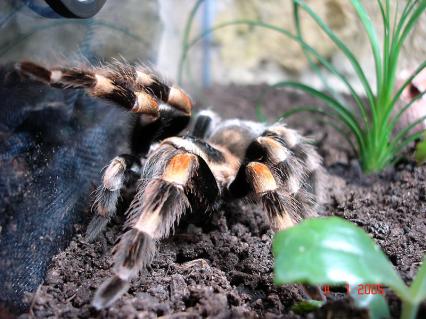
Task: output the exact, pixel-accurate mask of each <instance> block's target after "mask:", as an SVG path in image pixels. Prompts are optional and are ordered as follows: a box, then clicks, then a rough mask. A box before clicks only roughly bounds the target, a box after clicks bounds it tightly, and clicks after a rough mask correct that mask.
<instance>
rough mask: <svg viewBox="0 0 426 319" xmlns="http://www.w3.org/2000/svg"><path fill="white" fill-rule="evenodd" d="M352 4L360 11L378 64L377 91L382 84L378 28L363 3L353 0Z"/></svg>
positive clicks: (361, 19) (360, 16)
mask: <svg viewBox="0 0 426 319" xmlns="http://www.w3.org/2000/svg"><path fill="white" fill-rule="evenodd" d="M352 5H353V7H354V8H355V10H356V12H357V13H358V17H359V19H360V21H361V23H362V25H363V26H364V29H365V31H366V32H367V35H368V39H369V41H370V46H371V50H372V52H373V56H374V63H375V66H376V79H377V91H379V89H380V87H381V85H382V57H381V54H380V44H379V39H378V37H377V33H376V29H375V27H374V24H373V23H372V22H371V19H370V17H369V15H368V13H367V11H366V10H365V8H364V6H363V5H362V3H361V2H360V1H359V0H352Z"/></svg>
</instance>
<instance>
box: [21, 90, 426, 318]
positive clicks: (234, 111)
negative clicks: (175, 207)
mask: <svg viewBox="0 0 426 319" xmlns="http://www.w3.org/2000/svg"><path fill="white" fill-rule="evenodd" d="M263 89H264V88H263V87H232V86H231V87H216V88H214V89H213V90H211V91H210V92H207V94H206V96H205V97H204V101H207V103H204V104H205V105H215V108H214V109H216V110H218V111H219V113H220V114H222V116H224V117H241V116H243V117H244V118H248V119H254V118H255V111H254V108H253V105H254V102H253V101H254V100H255V99H256V97H258V95H259V94H260V92H261V91H262V90H263ZM304 103H310V104H311V103H312V100H311V99H310V98H307V97H304V96H300V95H297V94H295V93H289V92H282V91H281V92H274V93H272V94H269V95H268V100H267V103H266V105H265V108H264V112H265V113H266V114H267V115H268V117H269V118H270V119H271V120H272V119H274V118H276V116H278V115H279V114H280V113H281V112H282V111H283V110H285V109H288V108H289V107H290V106H292V105H301V104H304ZM290 123H291V126H292V127H295V128H297V129H299V130H300V131H301V132H303V133H305V134H308V135H311V136H313V137H314V138H315V139H317V140H318V141H320V142H319V145H318V147H319V151H320V153H321V154H322V155H323V157H324V162H325V166H326V168H327V172H328V174H329V176H328V177H327V182H326V185H325V187H326V190H327V193H328V200H327V203H326V204H325V205H324V207H323V209H322V210H323V212H322V213H321V214H322V215H337V216H341V217H344V218H346V219H348V220H350V221H352V222H354V223H356V224H357V225H359V226H361V227H362V228H363V229H364V230H365V231H367V232H368V233H369V234H370V235H371V236H372V237H373V238H374V239H375V240H376V242H377V243H378V244H379V245H380V246H381V247H382V249H383V250H384V251H385V253H386V254H387V255H388V257H389V259H390V260H391V261H392V263H393V264H394V266H395V267H396V269H397V270H398V272H399V273H400V274H401V276H402V278H403V279H404V281H405V282H407V283H409V282H410V281H411V280H412V278H413V276H414V275H415V273H416V271H417V269H418V268H419V264H420V262H421V260H422V256H423V254H424V252H425V248H426V243H425V234H426V215H425V212H426V183H425V179H426V167H415V166H414V165H413V164H412V163H411V162H409V161H408V162H406V163H405V164H400V165H398V166H397V167H396V168H395V169H392V170H388V171H386V172H384V173H382V174H381V175H376V176H370V177H365V176H363V175H362V174H361V173H360V169H359V166H358V164H357V162H356V161H354V160H351V159H350V156H348V152H347V149H346V146H345V145H344V143H342V142H341V140H339V139H338V137H337V136H336V135H335V133H333V131H331V130H329V129H327V128H323V127H321V126H320V125H319V124H316V123H315V121H314V120H313V119H311V118H310V117H309V116H306V115H304V116H302V117H299V118H296V119H294V120H292V121H291V122H290ZM88 205H89V204H88ZM199 215H200V213H198V216H197V214H191V215H188V216H187V217H186V218H185V219H184V220H183V222H182V223H181V225H180V227H178V228H177V231H176V234H175V235H174V236H172V237H170V238H169V239H167V240H163V241H162V242H161V243H160V244H159V247H158V253H157V255H156V258H155V259H154V262H153V264H152V266H151V267H150V268H149V269H148V271H147V272H146V273H145V274H144V275H143V276H141V277H140V278H139V279H137V280H135V281H134V282H133V283H132V286H131V288H130V290H129V291H128V293H126V294H125V295H124V296H123V297H122V298H121V299H120V300H119V301H118V302H116V303H115V304H114V305H113V306H112V307H110V308H109V309H108V310H103V311H101V312H97V311H95V310H94V309H93V308H91V307H90V301H91V298H92V296H93V294H94V292H95V289H96V287H98V286H99V285H100V284H101V283H102V281H103V280H104V279H105V278H107V277H108V276H109V275H110V268H111V265H112V259H111V253H110V251H111V247H112V245H113V244H114V241H115V239H116V238H117V236H118V234H119V232H120V229H121V227H120V222H121V220H122V219H121V218H120V217H118V218H117V219H116V220H114V222H113V223H112V224H113V225H111V226H110V227H109V228H108V230H107V231H106V233H105V235H104V236H103V237H101V238H100V239H99V240H98V241H97V242H95V243H93V244H87V243H85V242H83V240H82V234H84V230H85V229H84V228H85V227H84V226H83V225H76V226H75V227H76V229H77V235H76V236H75V237H74V239H73V240H72V242H71V244H70V245H69V247H68V248H67V249H66V250H65V251H63V252H61V253H59V254H58V255H57V256H56V257H55V258H54V259H53V261H52V264H51V267H50V269H49V271H48V274H47V276H46V279H45V283H44V284H43V285H42V286H40V287H39V289H38V290H37V292H35V293H34V294H32V295H31V294H29V295H28V301H29V302H31V311H30V314H23V315H21V318H28V316H34V317H36V318H56V317H61V318H156V317H160V316H162V317H163V318H199V317H210V318H242V317H244V318H256V317H260V318H300V316H299V315H296V314H294V313H293V312H292V311H291V307H292V305H294V304H295V303H297V302H298V301H300V300H302V298H303V297H302V292H301V290H300V288H299V287H298V286H296V285H293V286H285V287H276V286H274V285H273V284H272V266H273V259H272V255H271V238H272V232H271V231H270V230H269V227H268V223H267V220H266V218H265V214H264V213H263V211H262V209H261V208H260V207H258V206H255V205H248V204H244V203H241V202H232V203H224V204H223V205H222V207H221V208H220V210H219V211H218V212H216V213H214V214H212V215H210V216H201V218H200V216H199ZM386 293H387V296H388V299H389V300H390V304H391V311H392V317H395V318H397V317H398V316H399V311H400V303H399V301H398V299H397V298H396V297H395V296H394V295H393V294H392V293H391V292H390V291H389V290H387V291H386ZM329 299H330V300H329V303H328V304H327V305H326V306H324V307H323V308H321V309H319V310H317V311H316V312H314V313H310V314H305V315H302V316H301V317H303V318H364V317H365V316H366V314H365V313H363V312H362V311H355V310H354V309H353V308H352V307H351V305H350V301H349V300H348V299H347V298H346V297H345V295H344V293H343V290H342V291H341V292H338V291H337V292H334V293H332V294H331V296H329ZM425 308H426V307H423V308H422V309H421V312H422V313H421V314H419V318H424V317H423V316H425V315H426V314H425Z"/></svg>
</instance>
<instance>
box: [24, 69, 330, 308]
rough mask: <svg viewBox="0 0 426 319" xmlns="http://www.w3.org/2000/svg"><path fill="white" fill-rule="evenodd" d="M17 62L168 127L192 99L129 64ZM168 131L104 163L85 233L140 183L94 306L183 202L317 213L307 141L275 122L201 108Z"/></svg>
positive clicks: (283, 218) (122, 282) (297, 215)
mask: <svg viewBox="0 0 426 319" xmlns="http://www.w3.org/2000/svg"><path fill="white" fill-rule="evenodd" d="M20 70H21V71H22V72H23V73H25V74H29V75H31V76H34V77H36V78H38V79H40V80H42V81H44V82H47V83H49V84H51V85H55V86H65V87H76V88H85V89H86V90H88V92H89V93H90V94H92V95H95V96H98V97H101V98H104V99H107V100H110V101H113V102H115V103H117V104H118V105H121V106H123V107H125V108H126V109H129V110H131V111H133V112H137V113H141V114H144V115H148V116H153V117H154V118H156V119H157V120H161V119H162V118H163V120H162V124H167V125H169V126H173V124H174V122H173V120H170V121H167V120H166V121H165V120H164V119H167V118H170V119H176V118H182V117H183V118H189V116H190V115H191V107H192V104H191V101H190V99H189V97H188V96H187V95H186V94H185V93H184V92H183V91H182V90H181V89H179V88H177V87H174V86H169V85H167V84H165V83H163V82H162V81H161V80H159V78H158V77H157V76H155V75H153V74H151V73H148V72H146V71H144V70H141V69H138V68H132V67H130V66H127V65H123V64H118V65H116V66H115V67H112V68H110V69H107V70H104V69H94V70H89V71H87V70H79V69H57V70H50V71H49V70H46V69H44V68H43V67H40V66H38V65H35V64H33V63H29V62H25V63H22V64H20ZM180 123H181V124H180V125H182V122H180ZM174 135H175V134H170V136H169V137H167V138H165V139H163V140H161V141H160V142H158V143H154V144H152V145H151V147H150V150H149V151H148V153H147V155H146V160H144V161H143V163H142V160H141V157H140V156H139V155H137V156H135V155H129V154H125V155H120V156H117V157H116V158H114V159H113V160H112V161H111V163H110V164H109V166H108V167H107V168H106V169H105V171H104V175H103V179H102V185H101V186H100V187H99V188H98V190H97V191H96V198H95V201H94V206H93V208H94V211H95V216H94V217H93V219H92V221H91V222H90V224H89V226H88V228H87V239H88V240H93V239H95V238H96V237H97V236H98V234H99V233H100V232H101V231H102V230H103V229H104V227H105V226H106V225H107V223H108V221H109V220H110V219H111V217H112V216H113V215H114V214H115V212H116V206H117V202H118V200H119V197H120V193H121V192H122V191H123V190H124V189H125V188H126V187H128V185H129V184H135V183H136V181H137V185H138V186H137V190H136V194H135V196H134V198H133V200H132V202H131V203H130V206H129V208H128V210H127V212H126V215H127V219H126V223H125V232H124V233H123V235H122V236H121V237H120V239H119V241H118V243H117V245H116V246H115V247H114V250H113V253H114V267H113V269H112V272H113V275H112V277H111V278H109V279H107V280H106V281H105V282H104V283H103V284H102V285H101V286H100V287H99V289H98V290H97V292H96V294H95V297H94V299H93V305H94V306H95V307H96V308H98V309H101V308H104V307H108V306H109V305H111V304H112V303H113V302H114V301H115V300H117V299H118V298H119V297H120V296H121V295H122V293H124V292H125V291H127V289H128V286H129V282H130V280H131V279H132V278H134V277H136V276H137V275H138V274H139V272H140V271H141V270H142V269H144V268H145V267H146V266H147V265H149V264H150V263H151V261H152V259H153V257H154V253H155V242H156V241H158V240H160V239H161V238H164V237H167V236H169V234H170V232H171V231H172V230H173V227H174V226H175V225H176V224H177V223H178V222H179V219H180V217H181V216H182V215H183V214H185V213H186V212H187V211H188V210H196V211H204V212H205V211H213V210H214V209H215V207H216V206H217V205H218V203H220V201H221V200H232V199H247V200H252V201H255V202H259V203H261V204H262V205H263V207H264V210H265V212H266V215H267V218H268V219H269V221H270V224H271V227H272V229H273V230H274V231H277V230H281V229H284V228H287V227H291V226H292V225H294V224H295V223H298V222H299V221H300V220H301V219H303V218H306V217H312V216H315V215H316V206H317V203H318V202H319V201H320V199H321V183H320V178H321V175H322V168H321V159H320V157H319V155H318V154H317V152H316V151H315V149H314V147H313V146H312V145H311V144H310V141H309V140H308V139H306V138H304V137H302V136H301V135H299V134H298V133H297V132H296V131H294V130H292V129H289V128H287V127H286V126H285V125H284V124H283V123H281V122H277V123H275V124H273V125H271V126H266V125H263V124H260V123H256V122H251V121H242V120H238V119H234V120H222V119H220V117H219V116H218V115H216V114H215V113H213V112H211V111H202V112H200V113H199V114H198V115H197V116H196V118H195V120H194V124H193V125H192V129H191V130H190V133H189V134H187V135H184V136H174Z"/></svg>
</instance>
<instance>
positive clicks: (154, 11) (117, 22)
mask: <svg viewBox="0 0 426 319" xmlns="http://www.w3.org/2000/svg"><path fill="white" fill-rule="evenodd" d="M28 2H31V3H43V1H42V0H32V1H14V0H5V1H1V2H0V13H1V15H0V30H1V36H0V63H5V62H9V61H17V60H22V59H32V60H38V61H39V62H44V63H49V64H54V63H64V61H66V62H70V61H72V59H77V60H79V59H80V60H81V58H82V57H84V58H85V59H87V60H89V61H90V62H96V61H98V60H110V59H112V58H119V57H124V58H125V59H127V60H129V61H142V62H144V63H147V64H150V65H156V66H157V68H158V69H159V70H160V71H161V72H162V73H163V74H165V75H166V76H167V77H169V78H170V79H172V80H175V79H176V76H177V68H178V62H179V57H180V54H181V50H182V38H183V36H184V31H185V24H186V21H187V19H188V16H189V14H190V12H191V9H192V8H193V7H194V5H195V4H196V2H197V1H196V0H178V1H176V0H158V1H157V0H143V1H141V0H125V1H113V0H108V1H107V2H106V5H105V6H104V7H103V8H102V10H101V11H100V12H99V13H98V14H97V15H96V16H95V17H94V18H92V19H88V20H77V19H46V18H44V17H41V16H39V15H37V14H36V13H34V11H32V10H31V9H29V8H28V6H27V5H25V3H28ZM307 2H308V4H309V5H310V6H311V7H312V8H313V10H314V11H315V12H316V13H317V14H318V15H319V16H320V17H321V18H322V19H324V21H325V22H326V23H327V24H328V25H329V26H330V27H331V28H332V29H333V30H334V31H335V32H336V33H337V34H338V35H339V36H340V37H341V38H342V40H343V41H344V42H345V43H347V45H348V47H349V48H350V49H351V50H353V51H354V53H355V54H356V56H358V57H360V60H361V62H362V65H363V66H364V68H365V71H366V73H367V75H368V76H369V77H371V79H374V75H373V74H374V67H373V65H372V58H371V51H370V48H369V45H368V41H367V38H366V34H365V32H364V30H363V29H362V27H361V25H360V23H359V21H358V18H357V16H356V13H355V12H354V10H353V9H352V6H351V4H350V1H349V0H323V1H314V0H309V1H307ZM404 2H405V0H398V1H391V3H392V4H393V5H394V8H395V9H396V4H397V3H399V7H398V9H399V10H400V9H401V8H402V7H403V4H404ZM363 4H364V5H365V6H366V7H367V9H368V11H369V13H370V15H371V16H372V18H373V20H374V21H375V22H376V23H377V25H380V24H381V21H380V20H381V17H380V12H379V10H378V7H377V3H376V2H375V1H369V0H368V1H367V0H364V1H363ZM236 19H251V20H260V21H263V22H266V23H270V24H273V25H276V26H278V27H281V28H285V29H287V30H289V31H291V32H294V31H295V29H294V23H293V15H292V2H291V1H289V0H204V1H203V3H202V4H201V6H200V8H199V10H198V11H197V14H196V16H195V19H194V25H193V28H192V30H191V32H190V38H194V37H195V36H196V35H199V34H200V33H201V32H203V30H206V29H208V28H211V27H213V26H215V25H217V24H219V23H223V22H226V21H232V20H236ZM302 25H303V34H304V37H305V38H306V40H307V42H308V43H309V44H310V45H311V46H313V47H314V48H315V49H317V50H318V51H319V52H320V53H322V54H323V55H325V56H326V57H327V58H328V59H329V60H330V61H331V62H332V63H333V64H334V65H335V66H336V67H337V68H338V69H339V70H340V71H341V72H342V73H343V74H345V75H346V76H347V77H348V79H349V80H350V81H355V80H354V78H355V77H354V72H353V70H352V68H351V67H350V65H349V63H348V62H347V60H346V59H345V58H344V57H343V56H342V54H341V53H340V52H339V51H338V50H337V49H336V47H335V46H334V45H333V44H332V43H331V41H329V40H328V39H327V37H326V35H325V34H323V33H322V32H321V31H320V30H319V28H318V27H317V26H316V24H315V23H314V21H313V20H312V19H311V18H309V17H308V16H307V14H302ZM379 32H381V29H380V28H379ZM425 38H426V16H423V17H422V18H421V22H420V23H419V24H418V26H417V27H416V28H415V30H414V32H413V33H412V35H411V36H410V38H409V40H408V41H407V42H406V49H405V50H404V51H403V55H402V57H401V64H400V65H401V68H403V69H413V68H415V67H416V66H417V65H418V64H419V63H420V62H422V61H424V59H425V57H426V46H425V45H424V39H425ZM189 61H190V62H189V67H190V70H191V72H188V69H185V72H184V73H183V83H184V86H185V87H186V88H189V89H190V91H191V92H197V90H199V89H200V88H202V87H208V86H209V85H212V84H215V83H219V84H227V83H238V84H257V83H264V82H266V83H274V82H276V81H279V80H284V79H289V78H291V79H295V80H301V81H303V82H309V83H310V84H313V85H315V86H317V87H321V82H320V80H319V79H318V78H317V77H316V76H313V74H312V72H311V71H310V68H309V65H308V63H307V61H306V59H305V58H304V56H303V54H302V51H301V49H300V47H299V45H298V44H297V43H295V42H294V41H292V40H290V39H288V38H286V37H285V36H283V35H282V34H279V33H277V32H274V31H270V30H266V29H262V28H259V27H249V26H242V25H239V26H229V27H226V28H223V29H220V30H218V31H216V32H214V33H212V34H211V35H210V36H208V37H206V38H204V40H202V41H200V42H198V43H197V44H196V45H195V46H194V47H193V48H192V49H191V50H190V52H189ZM71 63H72V62H71ZM329 81H330V83H331V84H332V85H333V86H335V87H336V88H337V89H343V88H342V87H339V86H341V85H342V84H341V82H340V81H334V80H333V78H330V79H329ZM353 84H354V85H355V87H358V88H359V87H360V86H359V84H357V83H356V82H355V83H353ZM193 94H194V93H193Z"/></svg>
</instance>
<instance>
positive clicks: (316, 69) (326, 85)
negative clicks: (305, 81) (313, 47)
mask: <svg viewBox="0 0 426 319" xmlns="http://www.w3.org/2000/svg"><path fill="white" fill-rule="evenodd" d="M293 18H294V23H295V27H296V35H297V37H298V38H299V39H300V40H301V41H302V42H305V43H306V41H305V40H304V39H303V33H302V27H301V25H300V14H299V5H298V4H297V3H295V2H293ZM301 47H302V50H303V54H304V55H305V57H306V59H307V60H308V63H309V67H310V68H311V69H312V70H313V71H314V72H315V74H316V75H317V76H318V78H319V79H320V80H321V82H322V83H323V85H324V88H325V90H326V91H328V92H330V94H331V95H333V97H334V98H335V99H336V100H338V101H339V102H343V98H342V96H341V95H340V94H338V93H337V91H336V90H335V89H334V88H333V87H331V86H330V85H329V83H328V80H327V78H326V77H325V76H324V75H323V74H322V72H321V70H320V68H319V67H318V66H317V64H316V63H315V62H314V61H313V60H312V58H311V55H310V54H309V52H308V51H307V50H306V48H305V47H304V46H303V45H302V46H301Z"/></svg>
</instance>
